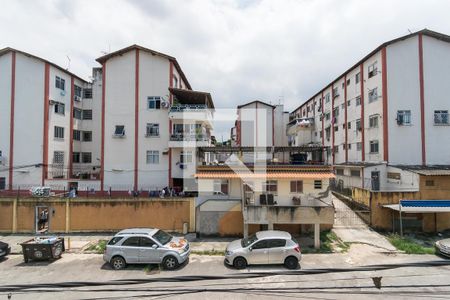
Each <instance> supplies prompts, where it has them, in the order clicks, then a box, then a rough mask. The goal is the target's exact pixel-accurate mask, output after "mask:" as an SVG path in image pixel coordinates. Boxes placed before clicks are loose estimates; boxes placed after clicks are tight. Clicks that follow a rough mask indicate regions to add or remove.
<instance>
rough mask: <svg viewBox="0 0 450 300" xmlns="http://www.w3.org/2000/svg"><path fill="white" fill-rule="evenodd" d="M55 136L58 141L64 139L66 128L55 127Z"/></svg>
mask: <svg viewBox="0 0 450 300" xmlns="http://www.w3.org/2000/svg"><path fill="white" fill-rule="evenodd" d="M54 136H55V138H56V139H63V138H64V127H58V126H55V134H54Z"/></svg>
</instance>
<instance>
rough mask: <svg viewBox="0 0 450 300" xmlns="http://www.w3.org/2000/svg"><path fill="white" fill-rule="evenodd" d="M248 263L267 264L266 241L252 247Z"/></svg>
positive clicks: (267, 249)
mask: <svg viewBox="0 0 450 300" xmlns="http://www.w3.org/2000/svg"><path fill="white" fill-rule="evenodd" d="M248 262H249V263H250V264H267V263H268V262H269V246H268V243H267V240H262V241H258V242H256V243H254V244H253V245H252V250H251V251H250V253H249V257H248Z"/></svg>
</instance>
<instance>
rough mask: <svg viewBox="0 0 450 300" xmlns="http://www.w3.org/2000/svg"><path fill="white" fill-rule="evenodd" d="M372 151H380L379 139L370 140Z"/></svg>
mask: <svg viewBox="0 0 450 300" xmlns="http://www.w3.org/2000/svg"><path fill="white" fill-rule="evenodd" d="M370 153H378V141H377V140H375V141H370Z"/></svg>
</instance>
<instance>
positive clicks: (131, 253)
mask: <svg viewBox="0 0 450 300" xmlns="http://www.w3.org/2000/svg"><path fill="white" fill-rule="evenodd" d="M121 249H122V251H123V255H124V258H125V260H126V262H127V263H129V264H132V263H137V262H139V237H138V236H132V237H129V238H128V239H126V240H125V241H124V242H123V243H122V245H121Z"/></svg>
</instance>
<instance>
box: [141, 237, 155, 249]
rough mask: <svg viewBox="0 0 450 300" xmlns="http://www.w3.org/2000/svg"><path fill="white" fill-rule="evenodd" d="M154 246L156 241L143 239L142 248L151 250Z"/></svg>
mask: <svg viewBox="0 0 450 300" xmlns="http://www.w3.org/2000/svg"><path fill="white" fill-rule="evenodd" d="M153 245H156V243H155V241H153V240H151V239H149V238H146V237H141V247H147V248H151V247H153Z"/></svg>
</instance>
